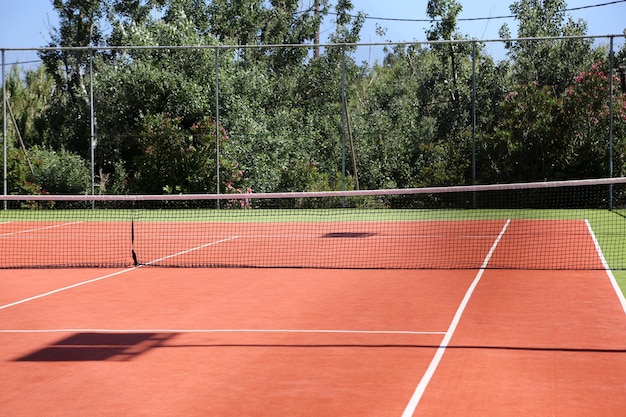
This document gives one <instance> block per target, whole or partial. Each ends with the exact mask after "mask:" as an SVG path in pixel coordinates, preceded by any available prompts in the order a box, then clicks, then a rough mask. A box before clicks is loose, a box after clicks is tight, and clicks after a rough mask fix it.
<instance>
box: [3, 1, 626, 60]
mask: <svg viewBox="0 0 626 417" xmlns="http://www.w3.org/2000/svg"><path fill="white" fill-rule="evenodd" d="M612 1H614V0H570V1H568V2H567V5H568V8H579V7H584V6H591V5H598V4H603V3H611V2H612ZM310 2H312V0H302V3H303V4H305V5H308V3H310ZM512 2H513V0H504V1H502V0H500V1H495V0H460V1H459V3H460V4H461V5H462V6H463V10H462V12H461V13H460V15H459V18H460V19H468V18H484V17H497V16H508V15H510V14H511V12H510V10H509V5H510V4H511V3H512ZM427 3H428V1H427V0H417V1H416V0H386V1H381V0H353V4H354V5H355V8H356V9H357V10H360V11H363V12H364V13H366V14H367V15H368V16H369V17H371V18H374V17H382V18H392V19H420V20H424V19H425V20H427V19H428V17H427V16H426V4H427ZM0 10H1V11H2V13H0V48H35V47H40V46H45V44H46V43H47V42H48V40H49V38H50V37H49V32H50V29H51V27H54V26H56V24H57V19H56V14H55V13H54V11H53V9H52V6H51V0H21V1H16V0H0ZM569 13H570V14H571V15H572V16H573V17H574V19H583V20H585V21H586V22H587V24H588V34H589V35H609V34H621V33H623V31H624V29H625V28H626V18H625V17H626V0H622V1H619V2H618V3H615V4H610V5H606V6H601V7H594V8H586V9H582V10H576V11H570V12H569ZM504 22H507V23H508V24H509V26H510V27H511V29H512V33H513V34H515V27H514V24H515V21H514V20H513V19H493V20H478V21H473V22H465V21H460V22H459V25H458V26H459V32H460V33H461V34H463V35H467V36H470V37H472V38H477V39H497V38H498V30H499V28H500V26H502V24H503V23H504ZM376 24H378V25H379V26H382V27H384V28H385V29H386V35H385V37H384V38H381V37H379V36H377V35H376V31H375V30H376ZM429 26H430V25H429V23H428V22H427V21H426V22H402V21H386V20H375V19H368V20H367V22H366V25H365V27H364V29H363V31H362V33H361V36H362V38H361V40H362V42H384V41H393V42H402V41H413V40H424V39H425V31H426V30H427V29H428V28H429ZM331 29H332V28H331V27H329V26H328V25H326V26H325V27H324V28H323V30H325V31H329V30H331ZM6 59H7V63H10V62H15V61H16V60H20V61H25V60H29V59H36V55H35V54H34V53H32V52H31V53H25V52H21V53H19V54H18V53H16V52H10V53H9V52H7V58H6Z"/></svg>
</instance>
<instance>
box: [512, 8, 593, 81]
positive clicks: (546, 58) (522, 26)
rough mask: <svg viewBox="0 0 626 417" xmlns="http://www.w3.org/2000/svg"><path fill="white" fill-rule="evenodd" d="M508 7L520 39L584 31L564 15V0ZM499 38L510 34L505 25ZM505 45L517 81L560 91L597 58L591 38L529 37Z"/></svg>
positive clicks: (582, 22)
mask: <svg viewBox="0 0 626 417" xmlns="http://www.w3.org/2000/svg"><path fill="white" fill-rule="evenodd" d="M510 9H511V12H512V13H513V15H514V16H515V19H516V20H517V21H518V33H517V35H518V37H520V38H542V37H567V36H582V35H585V33H586V31H587V24H586V23H585V22H584V21H582V20H578V21H574V20H573V19H572V17H571V16H568V15H567V14H566V9H567V4H566V2H565V1H564V0H519V1H515V2H514V3H513V4H512V5H511V7H510ZM500 37H501V38H503V39H507V38H509V37H510V31H509V28H508V26H507V25H506V24H505V25H503V26H502V28H501V29H500ZM506 46H507V49H508V50H509V55H510V57H511V61H512V64H513V65H512V68H513V71H514V77H515V79H516V81H517V82H518V83H520V84H527V83H531V82H536V83H538V84H539V85H541V86H544V85H547V86H553V87H554V88H556V91H557V92H559V93H562V92H563V91H565V89H566V88H567V86H568V85H569V83H570V82H571V80H572V79H573V78H574V76H575V75H576V74H578V73H580V72H581V71H582V70H583V69H584V68H586V67H588V66H589V65H591V64H592V63H593V62H595V61H597V60H598V59H599V58H600V57H599V56H598V55H597V53H594V50H593V41H592V40H591V39H553V40H530V41H523V42H507V43H506Z"/></svg>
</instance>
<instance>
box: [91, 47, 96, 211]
mask: <svg viewBox="0 0 626 417" xmlns="http://www.w3.org/2000/svg"><path fill="white" fill-rule="evenodd" d="M93 79H94V78H93V50H91V51H90V53H89V111H90V125H91V140H90V147H91V150H90V152H91V195H95V192H96V187H95V181H96V175H95V166H96V163H95V156H96V155H95V152H96V151H95V149H96V113H95V109H94V105H93ZM94 205H95V202H94V201H93V200H92V202H91V206H92V207H91V208H94Z"/></svg>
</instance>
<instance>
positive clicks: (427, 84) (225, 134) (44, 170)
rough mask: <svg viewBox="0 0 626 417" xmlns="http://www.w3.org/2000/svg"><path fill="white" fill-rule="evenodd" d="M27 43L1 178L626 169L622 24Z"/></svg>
mask: <svg viewBox="0 0 626 417" xmlns="http://www.w3.org/2000/svg"><path fill="white" fill-rule="evenodd" d="M29 51H30V52H36V53H37V54H38V56H39V57H40V58H41V59H42V63H41V64H38V63H28V64H19V63H14V61H15V58H14V56H16V55H17V54H18V53H22V52H24V50H18V49H1V53H2V84H3V91H2V96H3V103H4V105H3V117H2V120H3V123H2V124H3V136H2V137H3V145H4V147H3V149H4V151H3V155H4V158H3V168H4V174H3V179H4V193H5V194H8V193H30V192H32V193H38V192H50V193H99V194H106V193H111V194H119V193H157V194H158V193H196V192H208V193H228V192H251V191H253V192H271V191H325V190H336V189H377V188H381V189H382V188H408V187H422V186H430V185H463V184H476V183H497V182H519V181H543V180H554V179H572V178H595V177H611V176H623V175H625V174H626V163H625V160H624V157H625V156H626V107H625V103H626V94H625V93H626V92H625V90H624V89H625V88H626V87H625V86H624V82H625V81H624V66H625V65H626V49H625V45H624V36H623V35H614V36H603V37H571V38H563V37H560V38H542V39H514V40H499V41H477V40H463V41H455V42H423V43H419V42H416V43H399V44H393V43H384V44H380V43H378V44H346V45H273V46H272V45H270V46H245V47H244V46H225V45H219V46H218V45H209V46H160V47H156V46H124V47H106V48H59V49H46V48H43V49H32V50H29ZM85 184H87V185H85Z"/></svg>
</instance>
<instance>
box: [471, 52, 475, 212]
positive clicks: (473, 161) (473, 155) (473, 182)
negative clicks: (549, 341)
mask: <svg viewBox="0 0 626 417" xmlns="http://www.w3.org/2000/svg"><path fill="white" fill-rule="evenodd" d="M475 184H476V42H474V43H472V185H475ZM472 208H476V193H474V194H473V196H472Z"/></svg>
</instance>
